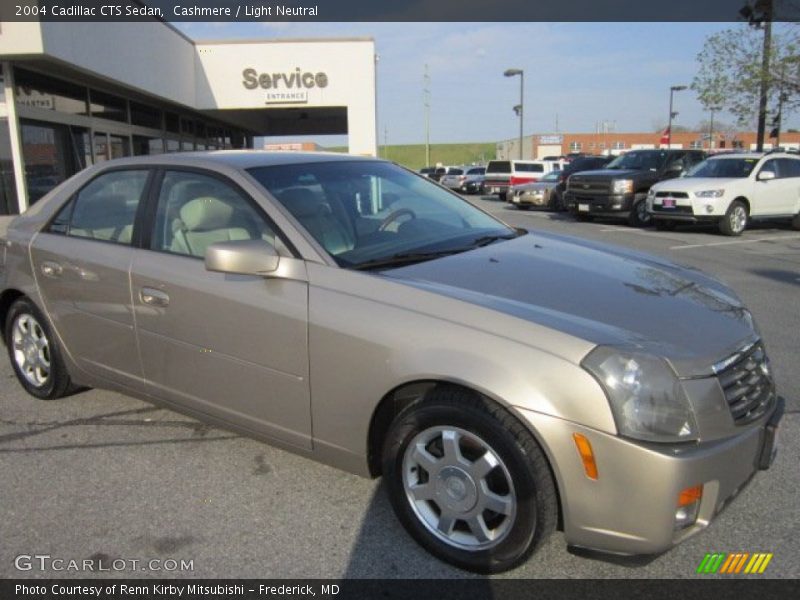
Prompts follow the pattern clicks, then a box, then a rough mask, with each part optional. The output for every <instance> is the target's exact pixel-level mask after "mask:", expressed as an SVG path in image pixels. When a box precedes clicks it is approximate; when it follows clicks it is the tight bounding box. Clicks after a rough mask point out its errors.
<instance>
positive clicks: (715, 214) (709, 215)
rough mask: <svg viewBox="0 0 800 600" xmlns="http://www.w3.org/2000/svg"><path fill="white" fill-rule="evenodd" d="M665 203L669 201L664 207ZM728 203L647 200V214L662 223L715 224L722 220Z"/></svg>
mask: <svg viewBox="0 0 800 600" xmlns="http://www.w3.org/2000/svg"><path fill="white" fill-rule="evenodd" d="M666 201H671V202H670V204H669V205H666V204H665V202H666ZM729 204H730V202H729V201H728V200H727V199H721V198H702V199H699V198H692V199H689V198H652V197H648V198H647V212H648V213H649V214H650V216H651V217H653V218H654V219H657V220H662V221H680V222H683V223H716V222H718V221H719V220H720V219H722V218H724V216H725V211H727V210H728V206H729Z"/></svg>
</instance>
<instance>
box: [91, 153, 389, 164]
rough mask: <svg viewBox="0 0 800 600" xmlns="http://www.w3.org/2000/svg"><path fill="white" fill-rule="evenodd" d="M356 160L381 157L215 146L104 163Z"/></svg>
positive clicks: (280, 162) (237, 162) (276, 162)
mask: <svg viewBox="0 0 800 600" xmlns="http://www.w3.org/2000/svg"><path fill="white" fill-rule="evenodd" d="M354 160H367V161H369V160H381V159H376V158H372V157H367V156H354V155H352V154H342V153H339V152H274V151H271V150H212V151H206V152H175V153H171V154H149V155H144V156H132V157H126V158H119V159H115V160H113V161H106V162H103V163H102V164H103V166H104V167H107V166H111V165H120V166H122V165H136V164H147V165H152V164H153V163H158V164H164V165H170V164H174V165H184V166H185V165H197V166H203V165H209V164H217V165H219V164H222V165H227V166H229V167H233V168H235V169H250V168H253V167H270V166H276V165H291V164H304V163H314V162H344V161H354Z"/></svg>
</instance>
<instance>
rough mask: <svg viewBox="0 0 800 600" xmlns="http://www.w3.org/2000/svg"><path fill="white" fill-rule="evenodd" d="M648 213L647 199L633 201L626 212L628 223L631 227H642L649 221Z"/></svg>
mask: <svg viewBox="0 0 800 600" xmlns="http://www.w3.org/2000/svg"><path fill="white" fill-rule="evenodd" d="M650 218H651V217H650V213H649V212H647V201H646V200H644V199H642V200H639V201H638V202H635V203H634V205H633V206H632V207H631V212H630V213H629V214H628V225H630V226H631V227H644V226H645V225H648V224H649V223H650Z"/></svg>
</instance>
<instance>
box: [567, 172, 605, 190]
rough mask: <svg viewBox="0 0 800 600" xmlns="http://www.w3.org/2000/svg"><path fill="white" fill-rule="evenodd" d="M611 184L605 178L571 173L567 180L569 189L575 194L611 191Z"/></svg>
mask: <svg viewBox="0 0 800 600" xmlns="http://www.w3.org/2000/svg"><path fill="white" fill-rule="evenodd" d="M611 185H612V184H611V180H610V179H607V178H604V179H593V178H591V177H578V176H575V175H573V176H572V177H570V178H569V179H568V180H567V186H568V187H569V190H570V191H571V192H575V193H576V194H595V193H598V192H599V193H605V194H607V193H608V192H610V191H611Z"/></svg>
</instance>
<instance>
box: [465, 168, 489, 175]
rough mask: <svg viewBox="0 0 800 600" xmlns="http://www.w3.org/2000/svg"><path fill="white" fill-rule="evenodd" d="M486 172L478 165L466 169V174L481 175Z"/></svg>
mask: <svg viewBox="0 0 800 600" xmlns="http://www.w3.org/2000/svg"><path fill="white" fill-rule="evenodd" d="M485 172H486V169H484V168H483V167H478V168H477V169H470V170H469V171H467V175H483V174H484V173H485Z"/></svg>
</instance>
